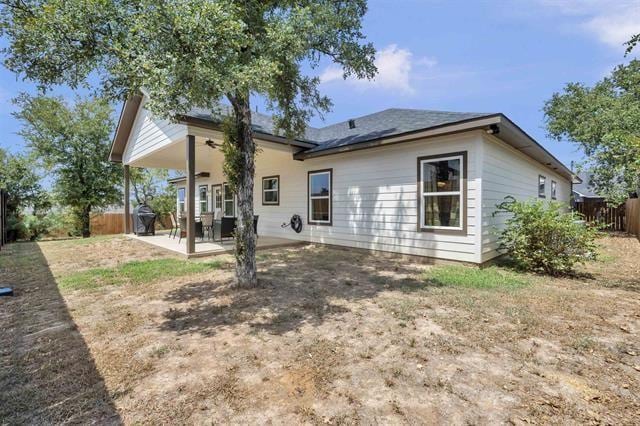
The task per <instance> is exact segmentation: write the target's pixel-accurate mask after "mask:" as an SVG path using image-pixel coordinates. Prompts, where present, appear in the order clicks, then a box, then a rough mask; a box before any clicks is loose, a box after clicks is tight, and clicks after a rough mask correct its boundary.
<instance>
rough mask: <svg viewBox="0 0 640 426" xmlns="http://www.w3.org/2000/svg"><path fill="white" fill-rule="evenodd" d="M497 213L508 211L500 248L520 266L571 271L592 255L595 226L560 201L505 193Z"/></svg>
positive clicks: (529, 269) (554, 270)
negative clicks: (527, 197)
mask: <svg viewBox="0 0 640 426" xmlns="http://www.w3.org/2000/svg"><path fill="white" fill-rule="evenodd" d="M497 207H498V210H497V211H496V212H495V213H494V215H496V214H509V218H508V219H507V220H506V222H505V225H506V226H505V229H504V230H503V231H502V232H501V234H500V250H502V251H504V252H506V253H507V254H508V255H509V256H510V257H511V258H512V259H513V260H514V261H515V262H516V263H517V264H518V266H520V267H521V268H523V269H525V270H528V271H536V272H542V273H545V274H550V275H562V274H567V273H570V272H572V271H573V268H574V267H575V265H576V264H578V263H584V262H586V261H587V260H590V259H595V257H596V248H597V247H596V243H595V239H596V238H597V236H598V229H597V227H594V226H590V225H587V224H585V223H584V222H583V221H581V216H580V215H579V214H578V213H575V212H571V211H567V206H566V205H565V204H563V203H559V202H550V203H545V202H543V201H528V202H525V201H517V200H515V199H514V198H513V197H506V198H505V201H504V202H502V203H501V204H499V205H498V206H497Z"/></svg>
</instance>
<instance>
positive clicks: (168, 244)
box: [126, 232, 304, 258]
mask: <svg viewBox="0 0 640 426" xmlns="http://www.w3.org/2000/svg"><path fill="white" fill-rule="evenodd" d="M126 236H127V237H129V238H131V239H134V240H138V241H142V242H144V243H147V244H151V245H153V246H155V247H160V248H162V249H165V250H169V251H172V252H174V253H179V254H181V255H183V256H185V257H187V258H194V257H204V256H213V255H219V254H224V253H232V252H233V250H234V247H235V244H234V241H233V239H230V240H224V241H210V240H207V239H204V240H202V241H201V240H200V239H199V238H197V239H196V241H195V247H194V248H195V250H194V251H193V252H192V253H188V252H187V245H186V241H185V240H184V239H183V240H182V241H181V242H179V240H178V238H170V237H169V234H168V233H166V232H162V233H157V234H156V235H147V236H138V235H135V234H126ZM299 244H304V243H303V242H301V241H296V240H289V239H286V238H277V237H260V238H258V241H257V249H258V250H264V249H270V248H276V247H286V246H292V245H299Z"/></svg>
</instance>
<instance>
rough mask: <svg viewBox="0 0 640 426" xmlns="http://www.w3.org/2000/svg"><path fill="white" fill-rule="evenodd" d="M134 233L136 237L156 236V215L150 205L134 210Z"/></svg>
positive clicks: (141, 205) (143, 205)
mask: <svg viewBox="0 0 640 426" xmlns="http://www.w3.org/2000/svg"><path fill="white" fill-rule="evenodd" d="M133 232H134V233H135V234H136V235H156V214H155V213H154V212H153V210H152V209H151V207H149V206H148V205H146V204H140V205H139V206H138V207H136V208H135V209H133Z"/></svg>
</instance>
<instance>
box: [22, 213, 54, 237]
mask: <svg viewBox="0 0 640 426" xmlns="http://www.w3.org/2000/svg"><path fill="white" fill-rule="evenodd" d="M22 223H23V224H24V234H23V235H22V236H21V238H24V239H25V240H31V241H35V240H39V239H40V238H42V237H43V236H45V235H48V234H49V230H50V228H51V220H50V219H49V218H48V217H46V216H40V215H33V214H28V215H25V216H24V217H23V218H22Z"/></svg>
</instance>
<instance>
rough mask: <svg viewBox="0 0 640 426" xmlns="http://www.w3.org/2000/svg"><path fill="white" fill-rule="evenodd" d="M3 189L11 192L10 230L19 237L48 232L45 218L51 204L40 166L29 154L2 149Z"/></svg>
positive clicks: (1, 182)
mask: <svg viewBox="0 0 640 426" xmlns="http://www.w3.org/2000/svg"><path fill="white" fill-rule="evenodd" d="M0 188H2V189H4V190H6V191H7V194H8V196H9V197H8V199H7V219H8V224H9V230H10V231H15V233H14V236H15V237H16V238H28V239H33V238H37V237H39V236H40V235H41V234H44V233H46V228H47V227H46V226H45V224H44V221H43V218H44V216H45V214H46V213H47V211H48V210H49V209H50V207H51V200H50V197H49V194H47V192H46V191H45V190H44V188H43V187H42V185H41V184H40V175H39V173H38V171H37V168H36V167H34V164H33V162H32V161H31V160H30V159H29V157H28V156H24V155H12V154H10V153H8V152H6V151H4V150H3V149H0Z"/></svg>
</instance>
